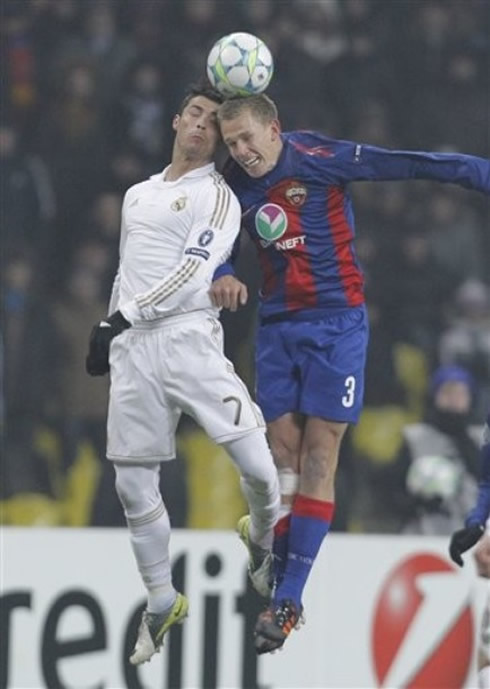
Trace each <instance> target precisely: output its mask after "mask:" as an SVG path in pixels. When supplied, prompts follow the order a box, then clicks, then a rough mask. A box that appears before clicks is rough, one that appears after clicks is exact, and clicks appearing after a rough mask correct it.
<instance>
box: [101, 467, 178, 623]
mask: <svg viewBox="0 0 490 689" xmlns="http://www.w3.org/2000/svg"><path fill="white" fill-rule="evenodd" d="M114 468H115V471H116V490H117V494H118V496H119V499H120V500H121V503H122V505H123V507H124V514H125V515H126V521H127V524H128V529H129V535H130V540H131V546H132V548H133V552H134V556H135V558H136V563H137V565H138V570H139V572H140V574H141V578H142V580H143V583H144V585H145V587H146V590H147V591H148V606H147V607H148V611H149V612H156V613H160V612H164V611H166V610H168V608H169V607H171V606H172V605H173V603H174V601H175V597H176V595H177V594H176V591H175V589H174V587H173V585H172V570H171V568H170V557H169V548H168V546H169V541H170V520H169V518H168V513H167V510H166V509H165V505H164V504H163V500H162V496H161V494H160V488H159V476H160V465H159V464H150V465H130V464H122V463H116V464H115V466H114Z"/></svg>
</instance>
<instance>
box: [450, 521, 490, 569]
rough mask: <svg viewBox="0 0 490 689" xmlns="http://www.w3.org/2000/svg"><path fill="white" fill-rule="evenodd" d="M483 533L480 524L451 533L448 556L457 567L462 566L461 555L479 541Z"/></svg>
mask: <svg viewBox="0 0 490 689" xmlns="http://www.w3.org/2000/svg"><path fill="white" fill-rule="evenodd" d="M484 531H485V529H484V527H483V526H482V525H481V524H473V525H472V526H466V527H465V528H464V529H460V530H459V531H455V532H454V533H453V535H452V536H451V541H450V543H449V555H450V556H451V559H452V560H453V561H454V562H455V563H456V564H457V565H459V566H460V567H462V566H463V558H462V557H461V555H462V554H463V553H465V552H466V551H467V550H469V549H470V548H472V547H473V546H474V545H475V543H477V542H478V541H479V540H480V538H481V537H482V535H483V532H484Z"/></svg>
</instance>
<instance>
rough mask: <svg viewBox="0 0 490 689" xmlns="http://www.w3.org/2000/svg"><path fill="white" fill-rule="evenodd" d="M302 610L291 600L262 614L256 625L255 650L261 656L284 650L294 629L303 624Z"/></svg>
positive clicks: (284, 601) (272, 606)
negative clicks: (284, 645)
mask: <svg viewBox="0 0 490 689" xmlns="http://www.w3.org/2000/svg"><path fill="white" fill-rule="evenodd" d="M302 609H303V606H301V610H299V611H298V608H297V607H296V604H295V603H294V602H293V601H292V600H290V599H287V600H281V601H280V602H279V603H278V604H276V605H270V606H269V607H268V608H266V609H265V610H264V611H263V612H261V613H260V615H259V617H258V619H257V623H256V625H255V650H256V651H257V653H258V654H259V655H261V654H262V653H273V652H274V651H277V650H278V649H280V648H282V646H283V644H284V642H285V641H286V639H287V638H288V636H289V634H290V633H291V631H292V630H293V629H295V628H296V629H297V628H298V627H299V626H300V625H301V624H302V622H303V618H302Z"/></svg>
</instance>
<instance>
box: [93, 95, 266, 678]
mask: <svg viewBox="0 0 490 689" xmlns="http://www.w3.org/2000/svg"><path fill="white" fill-rule="evenodd" d="M221 100H222V97H221V96H220V94H218V93H217V92H216V91H214V90H212V89H210V88H207V87H205V88H202V89H199V88H198V89H193V90H191V92H190V93H189V95H188V96H187V97H186V98H185V100H184V101H183V103H182V106H181V109H180V111H179V113H178V114H177V115H175V117H174V119H173V123H172V126H173V129H174V131H175V140H174V146H173V152H172V160H171V163H170V165H168V166H167V167H166V168H165V169H164V170H163V172H161V173H159V174H157V175H154V176H152V177H151V178H150V179H149V180H146V181H144V182H141V183H139V184H136V185H135V186H133V187H131V188H130V189H129V190H128V191H127V193H126V195H125V198H124V202H123V208H122V220H121V241H120V264H119V270H118V272H117V275H116V278H115V281H114V286H113V290H112V296H111V301H110V306H109V314H110V315H109V317H108V318H107V319H106V320H104V321H102V322H101V323H99V324H97V325H96V326H94V328H93V330H92V334H91V337H90V345H89V354H88V356H87V362H86V366H87V371H88V373H89V374H90V375H103V374H104V373H106V372H108V371H109V370H110V375H111V392H110V401H109V414H108V424H107V428H108V433H107V434H108V442H107V457H108V458H109V459H110V460H112V461H113V462H114V467H115V472H116V490H117V493H118V495H119V498H120V500H121V503H122V505H123V508H124V512H125V516H126V519H127V524H128V528H129V532H130V538H131V544H132V547H133V551H134V555H135V558H136V562H137V565H138V569H139V571H140V574H141V577H142V580H143V582H144V585H145V587H146V589H147V592H148V601H147V607H146V610H145V612H144V613H143V618H142V621H141V625H140V628H139V632H138V638H137V641H136V645H135V648H134V651H133V653H132V655H131V657H130V661H131V663H133V664H135V665H138V664H140V663H142V662H145V661H147V660H149V659H150V658H151V656H152V655H153V654H154V653H155V652H156V651H157V650H158V649H159V647H160V646H161V645H162V643H163V637H164V635H165V633H166V632H167V631H168V629H169V628H170V627H171V626H172V625H173V624H175V623H177V622H182V621H183V619H184V617H185V616H186V614H187V608H188V602H187V599H186V598H185V596H184V595H183V594H182V593H179V592H177V591H176V590H175V589H174V587H173V584H172V576H171V568H170V560H169V539H170V522H169V518H168V514H167V511H166V509H165V505H164V504H163V500H162V496H161V493H160V490H159V471H160V462H162V461H165V460H168V459H172V458H174V457H175V430H176V427H177V423H178V420H179V417H180V415H181V413H182V412H186V413H187V414H189V415H190V416H192V417H193V418H194V419H195V420H196V421H197V422H198V423H199V424H200V425H201V426H202V427H203V428H204V430H205V431H206V432H207V433H208V435H209V436H210V437H211V438H212V439H213V440H214V441H216V442H217V443H219V444H222V445H223V446H224V447H225V448H226V450H227V451H228V453H229V454H230V456H231V457H232V459H233V461H234V462H235V464H236V466H237V468H238V470H239V472H240V474H241V479H240V480H241V486H242V490H243V493H244V495H245V498H246V500H247V502H248V505H249V510H250V517H247V518H246V523H245V525H244V526H243V525H242V531H241V537H242V538H244V539H245V541H246V545H247V546H248V548H249V554H250V560H249V572H250V574H251V578H252V581H253V582H254V584H255V586H256V588H257V590H259V592H262V593H264V594H266V593H267V587H268V577H269V569H270V562H271V555H270V553H271V548H272V539H273V526H274V524H275V522H276V520H277V516H278V509H279V488H278V480H277V473H276V469H275V467H274V463H273V460H272V456H271V454H270V451H269V448H268V445H267V441H266V438H265V425H264V421H263V418H262V414H261V412H260V410H259V408H258V407H257V406H256V405H255V404H254V402H253V401H252V399H251V398H250V395H249V394H248V391H247V389H246V386H245V385H244V383H243V382H242V381H241V380H240V378H238V376H237V375H236V374H235V372H234V369H233V365H232V364H231V363H230V362H229V361H228V360H227V359H226V358H225V356H224V353H223V334H222V328H221V324H220V322H219V320H218V310H217V309H216V308H215V307H214V306H213V304H212V302H211V299H210V296H209V288H210V285H211V281H212V277H213V273H214V271H215V269H216V267H217V266H218V265H220V264H221V263H223V261H225V260H226V259H227V257H228V256H229V254H230V252H231V249H232V246H233V242H234V240H235V238H236V236H237V234H238V232H239V228H240V206H239V203H238V201H237V199H236V197H235V196H234V194H233V193H232V191H231V190H230V189H229V187H228V185H227V184H226V182H225V181H224V180H223V178H222V177H221V175H219V174H218V173H217V172H216V170H215V167H214V163H213V157H214V154H215V151H216V148H217V145H218V142H219V136H220V135H219V130H218V125H217V119H216V111H217V109H218V106H219V104H220V102H221Z"/></svg>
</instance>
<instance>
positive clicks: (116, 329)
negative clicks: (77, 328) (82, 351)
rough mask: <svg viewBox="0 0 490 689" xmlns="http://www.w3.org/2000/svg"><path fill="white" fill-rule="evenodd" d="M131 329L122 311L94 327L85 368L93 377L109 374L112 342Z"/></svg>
mask: <svg viewBox="0 0 490 689" xmlns="http://www.w3.org/2000/svg"><path fill="white" fill-rule="evenodd" d="M130 327H131V323H130V322H129V321H127V320H126V319H125V318H124V316H123V315H122V313H121V312H120V311H116V312H115V313H113V314H112V316H110V317H109V318H106V319H105V320H103V321H100V323H98V324H97V325H94V327H93V328H92V332H91V333H90V340H89V345H88V355H87V359H86V360H85V368H86V370H87V373H88V374H89V375H91V376H103V375H104V374H105V373H108V372H109V347H110V344H111V340H112V339H113V338H114V337H116V335H119V334H120V333H122V332H123V330H126V329H127V328H130Z"/></svg>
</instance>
